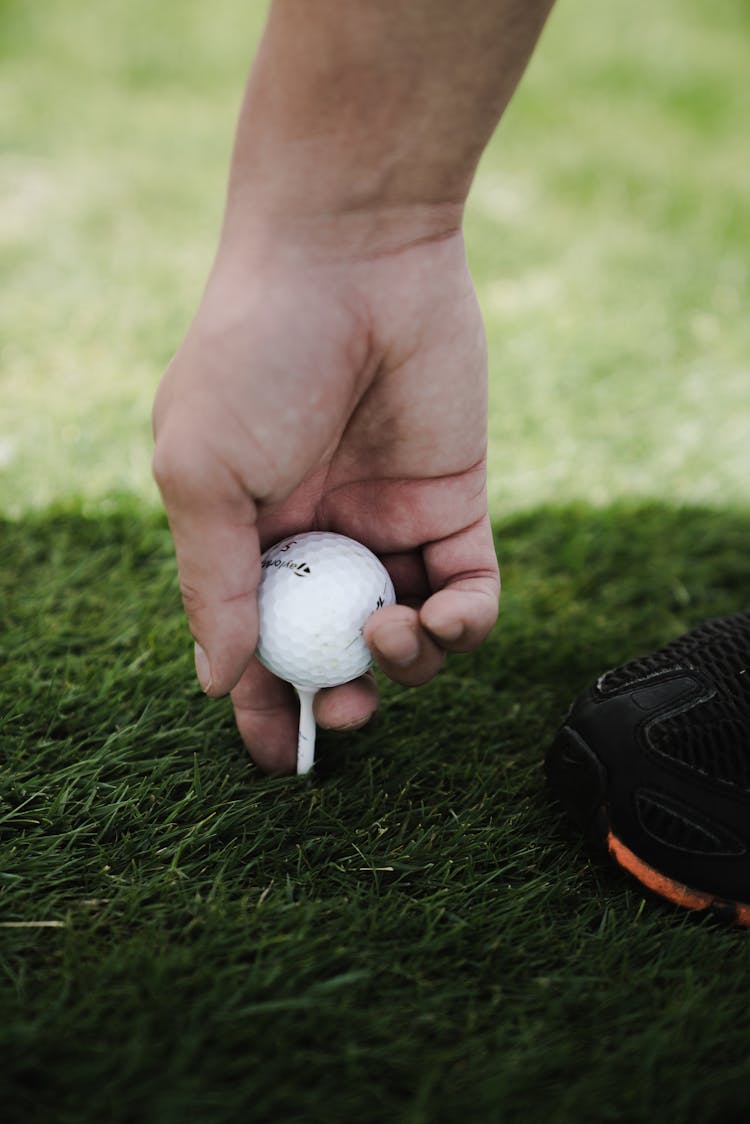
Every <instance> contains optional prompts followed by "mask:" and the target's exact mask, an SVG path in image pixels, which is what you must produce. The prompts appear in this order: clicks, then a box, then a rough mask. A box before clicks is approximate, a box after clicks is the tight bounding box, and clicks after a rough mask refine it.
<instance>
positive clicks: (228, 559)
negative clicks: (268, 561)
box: [153, 432, 260, 697]
mask: <svg viewBox="0 0 750 1124" xmlns="http://www.w3.org/2000/svg"><path fill="white" fill-rule="evenodd" d="M153 472H154V477H155V479H156V482H157V484H158V485H159V489H160V491H161V494H162V499H163V501H164V507H165V509H166V512H167V518H168V520H169V526H170V530H171V532H172V538H173V539H174V545H175V551H176V554H177V569H178V573H179V579H180V591H181V593H182V601H183V604H184V606H185V612H186V613H187V617H188V623H189V625H190V631H191V633H192V635H193V638H194V639H195V641H196V645H197V648H196V672H197V675H198V679H199V680H200V683H201V686H202V687H203V689H204V691H205V692H206V693H207V694H209V695H211V696H213V697H218V696H219V695H225V694H227V693H228V692H229V691H230V690H231V689H232V687H234V685H235V684H236V683H237V682H238V680H239V679H240V677H241V676H242V673H243V672H244V670H245V668H246V667H247V665H248V664H249V662H250V660H251V658H252V655H253V652H254V651H255V646H256V642H257V638H258V603H257V591H258V584H259V582H260V545H259V542H258V532H257V527H256V508H255V504H254V503H253V501H252V500H251V499H250V497H249V496H248V495H247V493H246V492H245V491H244V490H243V489H242V488H241V487H240V485H239V484H238V483H237V481H236V480H235V479H234V478H233V477H232V475H231V474H230V473H228V472H226V471H225V470H224V468H223V466H222V465H221V462H218V461H217V459H216V458H215V457H214V456H210V455H208V454H207V453H206V452H202V451H201V446H198V447H196V446H195V444H193V443H191V442H189V441H184V440H179V439H176V438H175V437H174V436H173V435H171V434H170V433H169V432H166V433H165V434H164V435H163V436H162V435H160V437H159V441H158V442H157V446H156V450H155V453H154V463H153Z"/></svg>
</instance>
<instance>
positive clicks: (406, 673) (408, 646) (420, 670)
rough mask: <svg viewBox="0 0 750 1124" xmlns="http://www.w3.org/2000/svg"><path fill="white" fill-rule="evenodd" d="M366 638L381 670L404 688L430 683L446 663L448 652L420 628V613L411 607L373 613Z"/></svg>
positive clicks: (365, 632) (365, 629)
mask: <svg viewBox="0 0 750 1124" xmlns="http://www.w3.org/2000/svg"><path fill="white" fill-rule="evenodd" d="M364 637H365V641H366V643H367V645H368V647H369V649H370V651H371V652H372V656H373V659H374V661H375V663H376V664H377V665H378V667H379V668H380V670H381V671H384V672H385V674H386V675H387V676H388V678H389V679H393V680H394V681H395V682H397V683H402V684H403V685H404V686H405V687H419V686H420V685H421V684H422V683H427V682H428V680H430V679H432V678H433V677H434V676H435V675H437V673H438V671H439V670H440V668H441V667H442V666H443V662H444V660H445V652H444V651H443V650H442V648H440V647H439V646H438V645H437V644H436V643H435V641H434V640H433V639H432V637H431V636H430V635H429V634H428V633H427V632H426V631H425V629H424V628H423V627H422V626H421V624H420V621H419V612H418V611H417V610H416V609H412V608H410V607H409V606H408V605H388V606H387V607H386V608H384V609H379V610H378V611H377V613H373V615H372V616H371V617H370V619H369V620H368V621H367V623H366V625H365V628H364Z"/></svg>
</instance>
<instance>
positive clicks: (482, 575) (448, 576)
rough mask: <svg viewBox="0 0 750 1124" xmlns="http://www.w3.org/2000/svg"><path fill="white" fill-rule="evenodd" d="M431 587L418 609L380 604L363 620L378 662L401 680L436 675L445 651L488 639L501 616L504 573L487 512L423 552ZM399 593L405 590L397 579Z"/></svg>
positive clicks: (423, 679)
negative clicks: (382, 605) (498, 561)
mask: <svg viewBox="0 0 750 1124" xmlns="http://www.w3.org/2000/svg"><path fill="white" fill-rule="evenodd" d="M422 554H423V562H424V567H425V573H426V576H427V579H428V582H429V584H430V586H431V588H432V589H435V590H436V592H434V593H433V594H432V595H431V596H429V597H427V599H426V600H425V601H424V603H423V604H422V606H421V608H420V609H414V608H411V607H410V606H408V605H404V604H399V605H393V606H389V607H387V608H384V609H380V610H379V611H378V612H377V613H375V614H373V616H372V617H370V620H369V621H368V622H367V624H366V625H365V632H364V635H365V640H366V641H367V644H368V645H369V647H370V650H371V651H372V653H373V658H374V660H375V662H376V663H377V665H378V667H379V668H380V669H381V670H382V671H384V672H385V674H386V675H387V676H388V677H389V678H390V679H393V680H395V681H396V682H397V683H401V684H403V685H404V686H407V687H416V686H418V685H420V684H422V683H426V682H427V681H428V680H429V679H432V677H433V676H434V675H436V674H437V672H438V671H439V670H440V668H441V667H442V665H443V662H444V659H445V654H446V652H468V651H471V650H472V649H473V648H476V647H477V646H478V645H479V644H481V643H482V641H483V640H485V639H486V637H487V635H488V634H489V632H490V630H491V629H492V626H493V625H494V623H495V621H496V619H497V612H498V600H499V594H500V575H499V572H498V566H497V558H496V556H495V549H494V545H493V541H492V530H491V527H490V523H489V518H484V519H482V520H480V522H478V523H476V524H474V525H473V526H472V527H469V528H467V529H466V530H464V531H460V532H459V533H458V534H456V535H452V536H450V537H449V538H447V539H443V540H441V541H440V542H435V543H430V544H429V545H428V546H426V547H425V548H424V550H423V552H422ZM397 590H398V592H399V597H401V594H402V590H401V589H400V588H399V585H398V582H397Z"/></svg>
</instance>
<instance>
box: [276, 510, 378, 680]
mask: <svg viewBox="0 0 750 1124" xmlns="http://www.w3.org/2000/svg"><path fill="white" fill-rule="evenodd" d="M395 601H396V595H395V592H394V589H393V583H392V582H391V579H390V577H389V575H388V571H387V570H386V568H385V566H384V565H383V564H382V562H380V561H379V559H377V558H376V557H375V555H374V554H373V553H372V551H370V550H368V549H367V547H366V546H363V545H362V544H361V543H358V542H355V540H354V539H350V538H347V537H346V536H345V535H336V534H333V533H332V532H328V531H326V532H323V531H308V532H306V533H304V534H301V535H291V536H290V537H289V538H287V539H283V540H282V541H281V542H278V543H276V545H275V546H272V547H271V548H270V549H269V550H267V551H266V552H265V554H264V555H263V557H262V559H261V581H260V588H259V590H258V608H259V612H260V635H259V639H258V658H259V659H260V660H261V662H262V663H264V664H265V665H266V667H267V668H269V670H270V671H272V672H273V673H274V675H278V677H279V678H280V679H285V680H286V681H287V682H288V683H293V684H294V686H295V687H300V688H302V689H304V690H318V689H319V688H321V687H335V686H337V685H338V684H339V683H348V682H350V680H352V679H356V678H357V677H358V676H360V675H362V674H364V672H365V671H367V669H368V667H369V666H370V663H371V656H370V652H369V649H368V647H367V645H366V644H365V641H364V638H363V636H362V629H363V628H364V625H365V621H366V620H367V619H368V617H370V616H371V615H372V613H374V612H375V610H376V609H379V608H381V607H382V606H383V605H393V604H394V603H395Z"/></svg>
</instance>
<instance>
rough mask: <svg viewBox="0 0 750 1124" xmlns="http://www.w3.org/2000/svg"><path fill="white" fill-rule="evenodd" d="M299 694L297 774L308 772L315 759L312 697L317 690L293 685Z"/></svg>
mask: <svg viewBox="0 0 750 1124" xmlns="http://www.w3.org/2000/svg"><path fill="white" fill-rule="evenodd" d="M294 689H295V691H296V692H297V695H298V696H299V735H298V737H297V775H298V776H302V775H303V774H304V773H309V772H310V770H311V769H312V767H313V763H314V761H315V718H314V716H313V699H314V698H315V695H316V694H317V691H309V690H305V689H304V688H303V687H295V688H294Z"/></svg>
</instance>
